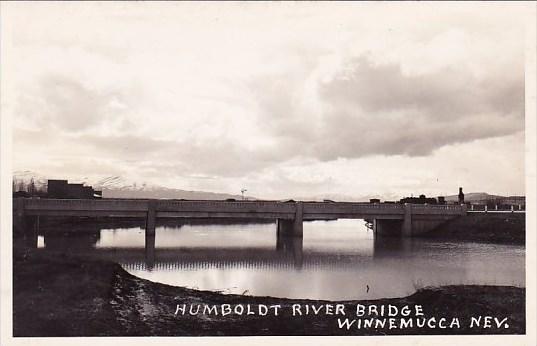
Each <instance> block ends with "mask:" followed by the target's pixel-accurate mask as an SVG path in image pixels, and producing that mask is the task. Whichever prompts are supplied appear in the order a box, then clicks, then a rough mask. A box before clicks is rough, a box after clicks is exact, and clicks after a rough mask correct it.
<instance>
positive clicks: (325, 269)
mask: <svg viewBox="0 0 537 346" xmlns="http://www.w3.org/2000/svg"><path fill="white" fill-rule="evenodd" d="M39 232H40V235H39V236H38V237H37V238H36V240H35V243H34V244H39V243H41V246H43V247H44V248H43V250H42V251H50V250H53V251H66V252H76V253H77V254H84V255H89V256H95V257H98V258H103V259H109V260H113V261H116V262H118V263H120V264H121V265H122V266H123V267H124V268H125V269H126V270H128V271H129V272H130V273H132V274H134V275H137V276H139V277H143V278H146V279H149V280H152V281H157V282H162V283H166V284H170V285H178V286H187V287H192V288H198V289H206V290H217V291H222V292H226V293H238V294H243V293H245V294H251V295H268V296H277V297H292V298H312V299H362V298H364V299H374V298H382V297H398V296H405V295H408V294H411V293H413V292H414V291H415V290H416V288H419V287H422V286H429V285H446V284H494V285H515V286H524V284H525V281H524V277H525V274H524V248H523V247H521V246H507V245H494V244H478V243H468V242H431V241H427V240H420V239H398V238H379V237H377V238H375V237H374V236H373V233H372V232H371V231H368V229H367V228H366V227H365V225H364V223H363V221H361V220H337V221H316V222H307V223H305V224H304V238H303V239H300V238H278V237H277V234H276V233H277V232H276V225H275V224H274V223H271V224H267V223H265V224H235V225H233V224H226V225H182V226H181V227H171V226H166V227H164V226H162V227H158V228H157V232H156V236H147V237H146V236H145V232H144V230H143V228H141V227H137V226H134V227H128V228H114V227H110V226H108V227H96V226H95V227H88V226H83V227H79V226H72V228H71V229H70V231H69V230H67V231H65V229H46V230H45V229H42V230H40V231H39ZM32 239H33V238H32ZM40 239H41V240H40ZM491 264H493V265H491ZM367 287H369V290H368V289H367Z"/></svg>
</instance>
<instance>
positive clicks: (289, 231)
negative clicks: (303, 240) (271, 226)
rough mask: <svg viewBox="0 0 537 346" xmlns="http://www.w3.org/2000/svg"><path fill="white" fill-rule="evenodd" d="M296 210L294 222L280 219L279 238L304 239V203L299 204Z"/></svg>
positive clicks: (278, 225)
mask: <svg viewBox="0 0 537 346" xmlns="http://www.w3.org/2000/svg"><path fill="white" fill-rule="evenodd" d="M295 205H296V209H295V217H294V218H293V219H292V220H288V219H278V222H277V227H278V237H280V236H284V237H302V235H303V230H304V227H303V225H302V222H303V215H304V206H303V205H302V202H297V203H296V204H295Z"/></svg>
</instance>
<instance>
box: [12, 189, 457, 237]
mask: <svg viewBox="0 0 537 346" xmlns="http://www.w3.org/2000/svg"><path fill="white" fill-rule="evenodd" d="M466 213H467V207H466V205H427V204H400V203H359V202H305V201H289V202H281V201H202V200H157V199H38V198H17V199H14V200H13V222H14V229H15V231H17V229H24V228H25V223H26V222H27V221H28V220H32V219H35V218H36V217H39V216H55V217H112V218H113V217H122V218H123V217H133V218H145V220H146V227H145V232H146V235H149V236H151V235H154V234H155V226H156V220H157V218H159V219H160V218H240V219H273V220H274V219H275V220H277V232H278V236H285V237H288V236H290V237H302V230H303V227H302V222H303V221H307V220H326V219H345V218H346V219H365V220H368V221H370V222H372V224H373V230H374V231H375V233H376V234H382V235H398V236H403V237H412V236H415V235H419V234H422V233H426V232H429V231H431V230H433V229H434V228H436V227H437V226H439V225H440V224H441V223H443V222H445V221H447V220H450V219H453V218H456V217H458V216H460V215H466Z"/></svg>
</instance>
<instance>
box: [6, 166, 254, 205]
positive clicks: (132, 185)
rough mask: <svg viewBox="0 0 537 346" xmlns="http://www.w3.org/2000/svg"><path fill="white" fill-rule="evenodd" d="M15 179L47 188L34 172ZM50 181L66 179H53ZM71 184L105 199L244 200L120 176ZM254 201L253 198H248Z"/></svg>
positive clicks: (238, 196)
mask: <svg viewBox="0 0 537 346" xmlns="http://www.w3.org/2000/svg"><path fill="white" fill-rule="evenodd" d="M13 178H14V180H15V181H16V182H24V183H26V184H27V183H29V182H30V181H31V180H32V179H33V180H34V184H35V185H36V187H37V188H40V187H43V186H46V184H47V180H48V179H49V178H46V177H44V176H42V175H40V174H37V173H35V172H32V171H15V172H14V173H13ZM50 179H65V178H57V177H53V178H50ZM68 180H69V182H70V183H84V184H86V185H88V186H92V187H93V188H94V189H95V190H101V191H102V192H103V197H104V198H162V199H204V200H222V199H229V198H233V199H237V200H240V199H242V196H241V195H233V194H227V193H215V192H205V191H189V190H181V189H172V188H167V187H163V186H157V185H152V184H147V183H145V182H142V183H139V182H132V181H128V180H127V179H125V178H123V177H119V176H111V177H106V178H102V179H97V180H92V179H89V178H81V179H68ZM247 198H248V199H252V197H247Z"/></svg>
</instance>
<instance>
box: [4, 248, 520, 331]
mask: <svg viewBox="0 0 537 346" xmlns="http://www.w3.org/2000/svg"><path fill="white" fill-rule="evenodd" d="M13 263H14V270H13V277H14V278H13V285H14V297H13V305H14V306H13V308H14V309H13V311H14V314H13V333H14V336H42V337H45V336H238V335H252V336H254V335H427V334H429V335H431V334H433V335H434V334H437V335H438V334H445V335H449V334H524V333H525V290H524V289H523V288H517V287H503V286H444V287H435V288H424V289H421V290H419V291H418V292H416V293H414V294H412V295H410V296H408V297H404V298H392V299H378V300H361V301H358V300H356V301H342V302H328V301H315V300H302V299H280V298H272V297H253V296H241V295H223V294H220V293H215V292H209V291H197V290H191V289H186V288H182V287H174V286H168V285H164V284H160V283H154V282H151V281H147V280H143V279H140V278H137V277H135V276H132V275H131V274H129V273H127V272H126V271H125V270H123V269H122V268H121V266H120V265H118V264H116V263H113V262H105V261H99V260H94V259H89V258H81V257H75V256H66V255H65V254H61V253H56V254H50V253H47V254H43V253H39V252H38V251H28V250H27V251H15V253H14V261H13ZM178 304H179V306H182V304H186V306H187V308H188V307H189V306H190V305H191V304H194V305H193V306H194V307H195V306H197V304H201V306H202V307H203V306H204V304H207V305H209V306H213V305H215V306H217V307H218V308H221V307H222V304H229V305H230V307H231V309H233V308H234V307H236V306H237V305H239V304H241V305H243V306H244V308H246V307H247V306H248V304H250V307H251V308H252V311H254V312H255V311H258V309H259V305H265V306H270V305H280V310H279V315H278V316H274V314H273V313H268V314H267V316H260V315H259V314H257V313H256V314H252V315H246V314H245V313H244V314H242V315H237V314H234V313H231V314H228V315H227V316H222V315H221V314H218V315H214V314H211V313H209V314H197V315H194V316H192V315H189V313H188V311H187V313H186V314H185V315H182V314H181V313H180V312H179V313H178V315H177V316H176V315H175V312H176V310H177V306H178ZM293 304H300V308H301V309H302V310H301V311H302V312H303V313H304V315H302V316H292V314H291V311H292V305H293ZM320 304H330V305H333V308H335V305H336V304H342V305H343V306H344V308H343V309H344V311H345V316H342V315H327V314H326V313H322V314H319V315H314V314H313V313H310V314H309V315H305V305H315V306H317V307H318V306H319V305H320ZM357 304H361V305H364V306H369V305H377V307H378V308H379V309H380V307H381V306H382V305H384V306H385V308H386V309H388V305H393V306H395V307H397V308H398V309H399V311H401V309H402V307H403V306H405V305H408V306H410V307H415V306H416V305H421V306H422V307H423V313H424V316H419V318H420V319H422V320H424V321H425V320H426V321H429V323H431V322H430V321H431V318H432V317H434V318H435V321H434V325H435V328H430V327H428V326H427V325H426V326H425V327H418V326H417V322H416V320H417V319H418V316H414V315H411V316H409V317H410V318H413V320H414V321H413V326H412V327H408V325H405V326H404V328H389V327H388V325H389V321H385V323H388V324H386V325H385V326H384V327H383V326H382V325H378V326H377V327H378V328H374V327H369V328H364V327H363V326H362V327H361V328H360V329H359V328H357V324H358V322H355V323H353V325H352V327H350V329H348V330H347V328H345V327H344V328H339V327H338V318H341V319H342V321H343V320H344V318H349V322H351V321H352V320H353V319H356V320H358V319H360V320H362V321H361V322H360V323H363V320H365V319H369V318H372V317H375V316H364V317H360V318H358V317H356V306H357ZM256 309H257V310H256ZM220 311H222V310H220ZM333 312H334V310H332V313H333ZM373 315H374V314H373ZM479 316H481V317H482V320H481V322H480V323H481V326H480V327H479V328H476V327H475V325H474V327H473V328H470V326H469V324H470V321H471V317H476V318H477V317H479ZM485 316H491V317H492V318H493V317H497V318H498V320H502V319H504V318H507V320H504V322H505V324H508V328H505V324H503V325H502V326H501V327H497V325H496V324H495V323H494V320H493V319H491V320H490V322H491V323H492V326H491V327H490V328H483V326H482V324H483V323H484V321H485ZM401 317H402V316H401V315H398V316H397V317H394V319H395V320H396V322H395V323H396V324H397V323H398V321H400V319H401ZM442 317H443V318H446V320H445V321H446V322H445V324H444V325H446V324H447V325H449V324H450V322H453V319H454V318H457V319H458V320H459V324H460V327H459V328H457V325H455V326H454V327H453V328H445V329H443V328H440V318H442ZM377 318H378V319H387V318H388V316H384V317H377ZM373 321H374V318H373ZM374 323H377V322H374Z"/></svg>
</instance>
